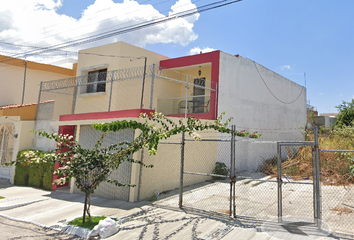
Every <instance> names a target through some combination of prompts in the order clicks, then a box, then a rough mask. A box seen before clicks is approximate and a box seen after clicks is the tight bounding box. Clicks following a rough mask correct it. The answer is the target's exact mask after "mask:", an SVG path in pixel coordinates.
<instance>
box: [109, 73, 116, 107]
mask: <svg viewBox="0 0 354 240" xmlns="http://www.w3.org/2000/svg"><path fill="white" fill-rule="evenodd" d="M114 72H115V71H112V77H111V90H110V91H109V103H108V112H110V111H111V105H112V91H113V80H114Z"/></svg>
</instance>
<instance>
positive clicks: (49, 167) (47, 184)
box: [43, 163, 54, 190]
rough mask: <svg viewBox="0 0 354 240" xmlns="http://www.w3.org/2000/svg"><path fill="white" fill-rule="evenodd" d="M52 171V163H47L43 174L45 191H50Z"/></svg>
mask: <svg viewBox="0 0 354 240" xmlns="http://www.w3.org/2000/svg"><path fill="white" fill-rule="evenodd" d="M53 171H54V163H47V164H46V165H45V172H44V174H43V189H45V190H52V182H53Z"/></svg>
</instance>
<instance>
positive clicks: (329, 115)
mask: <svg viewBox="0 0 354 240" xmlns="http://www.w3.org/2000/svg"><path fill="white" fill-rule="evenodd" d="M338 114H339V113H320V116H326V117H330V118H336V117H337V116H338Z"/></svg>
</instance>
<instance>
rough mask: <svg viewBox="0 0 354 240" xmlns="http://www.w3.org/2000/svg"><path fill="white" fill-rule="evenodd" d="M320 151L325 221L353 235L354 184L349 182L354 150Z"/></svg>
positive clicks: (336, 229)
mask: <svg viewBox="0 0 354 240" xmlns="http://www.w3.org/2000/svg"><path fill="white" fill-rule="evenodd" d="M319 151H320V156H319V158H320V169H321V177H320V179H321V197H322V198H321V200H322V201H321V210H322V212H321V213H322V220H323V221H324V222H325V223H327V224H328V225H329V226H330V227H331V228H332V230H334V231H339V232H349V233H351V234H354V227H353V226H354V186H353V184H350V183H349V182H348V181H346V179H348V178H349V177H350V167H351V162H353V160H352V159H353V157H354V152H353V151H352V150H324V149H320V150H319ZM348 170H349V171H348ZM338 173H339V174H338Z"/></svg>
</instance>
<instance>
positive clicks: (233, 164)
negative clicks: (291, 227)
mask: <svg viewBox="0 0 354 240" xmlns="http://www.w3.org/2000/svg"><path fill="white" fill-rule="evenodd" d="M231 132H232V133H231V164H230V168H231V169H230V217H231V216H233V217H234V218H236V203H235V198H236V192H235V185H236V174H235V172H236V161H235V159H236V158H235V134H234V132H236V126H235V125H232V126H231Z"/></svg>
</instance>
